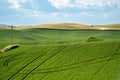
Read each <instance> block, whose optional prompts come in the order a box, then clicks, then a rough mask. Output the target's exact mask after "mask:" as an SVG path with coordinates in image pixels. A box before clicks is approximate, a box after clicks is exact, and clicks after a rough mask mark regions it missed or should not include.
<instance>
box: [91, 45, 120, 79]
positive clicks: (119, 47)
mask: <svg viewBox="0 0 120 80" xmlns="http://www.w3.org/2000/svg"><path fill="white" fill-rule="evenodd" d="M119 49H120V45H119V46H118V48H117V49H116V50H115V52H114V54H113V55H111V57H110V58H109V59H108V60H107V61H106V63H105V64H103V65H102V66H101V67H100V68H99V69H98V70H97V71H96V72H95V73H94V74H93V75H92V76H91V77H90V79H89V80H92V79H93V78H94V76H96V75H97V74H98V73H99V72H100V71H101V70H102V69H103V68H104V67H105V66H106V65H107V64H108V63H109V62H110V61H111V59H112V58H113V57H114V56H115V55H116V53H117V52H118V51H119Z"/></svg>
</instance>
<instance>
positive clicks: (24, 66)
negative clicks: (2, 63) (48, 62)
mask: <svg viewBox="0 0 120 80" xmlns="http://www.w3.org/2000/svg"><path fill="white" fill-rule="evenodd" d="M43 55H45V54H44V53H43V54H41V55H40V56H38V57H36V58H35V59H33V60H32V61H30V62H29V63H27V64H26V65H24V66H23V67H22V68H20V69H19V70H18V71H17V72H16V73H14V74H13V75H12V76H10V77H9V78H8V80H10V79H11V78H12V77H14V76H15V75H16V74H18V73H19V72H20V71H21V70H23V69H24V68H25V67H27V66H28V65H30V64H31V63H32V62H34V61H35V60H37V59H38V58H40V57H42V56H43Z"/></svg>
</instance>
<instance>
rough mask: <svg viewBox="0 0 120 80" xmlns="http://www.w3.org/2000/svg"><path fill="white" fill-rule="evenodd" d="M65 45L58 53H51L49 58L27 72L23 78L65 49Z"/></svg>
mask: <svg viewBox="0 0 120 80" xmlns="http://www.w3.org/2000/svg"><path fill="white" fill-rule="evenodd" d="M64 48H65V46H64V47H63V48H61V49H60V50H59V51H57V52H56V53H54V54H53V55H51V56H50V57H48V58H47V59H45V60H44V61H43V62H41V63H40V64H39V65H38V66H36V67H35V68H33V69H32V70H31V71H30V72H29V73H27V74H26V75H25V76H24V77H23V78H22V80H24V79H25V78H26V77H27V76H28V75H29V74H31V73H32V72H33V71H34V70H35V69H37V68H38V67H39V66H41V65H42V64H44V63H45V62H46V61H48V60H49V59H50V58H52V57H54V56H55V55H57V54H58V53H59V52H60V51H61V50H62V49H64Z"/></svg>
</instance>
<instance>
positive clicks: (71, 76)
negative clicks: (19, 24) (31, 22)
mask: <svg viewBox="0 0 120 80" xmlns="http://www.w3.org/2000/svg"><path fill="white" fill-rule="evenodd" d="M64 25H66V24H64ZM75 25H76V24H75ZM76 27H77V26H76ZM102 27H104V26H102ZM11 34H12V32H11V30H10V29H0V51H1V50H3V49H4V47H6V46H8V45H10V44H11V37H12V36H11ZM13 44H19V45H20V47H18V48H15V49H11V50H9V51H6V52H0V69H1V70H0V80H119V78H120V76H119V74H120V31H119V30H95V29H91V30H89V29H75V30H74V29H65V28H64V29H55V28H48V27H46V28H37V27H36V28H33V27H32V28H26V27H25V28H24V29H14V31H13Z"/></svg>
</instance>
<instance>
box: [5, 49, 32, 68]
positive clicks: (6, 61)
mask: <svg viewBox="0 0 120 80" xmlns="http://www.w3.org/2000/svg"><path fill="white" fill-rule="evenodd" d="M30 49H33V47H32V48H30ZM27 51H29V49H27V50H25V51H22V52H20V53H19V54H16V55H13V56H11V57H10V58H9V59H7V60H5V61H4V63H3V65H4V67H8V64H9V62H11V61H12V60H14V59H13V58H15V57H18V56H20V55H21V54H23V53H25V52H27Z"/></svg>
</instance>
